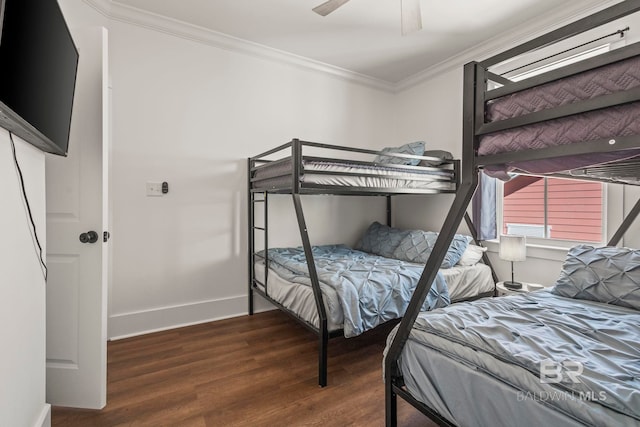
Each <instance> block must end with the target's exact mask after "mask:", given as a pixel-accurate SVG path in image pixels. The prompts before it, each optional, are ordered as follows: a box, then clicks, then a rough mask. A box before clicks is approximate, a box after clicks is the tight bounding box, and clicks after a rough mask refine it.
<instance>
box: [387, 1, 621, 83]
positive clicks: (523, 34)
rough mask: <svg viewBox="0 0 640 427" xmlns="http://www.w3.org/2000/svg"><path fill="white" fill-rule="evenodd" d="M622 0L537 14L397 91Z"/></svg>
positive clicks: (415, 77) (586, 3)
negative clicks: (515, 27)
mask: <svg viewBox="0 0 640 427" xmlns="http://www.w3.org/2000/svg"><path fill="white" fill-rule="evenodd" d="M619 2H620V0H608V1H603V0H582V2H581V4H580V5H573V6H571V5H570V6H566V5H564V6H560V7H559V8H555V9H553V10H551V11H549V12H547V13H545V14H542V15H540V16H538V17H536V19H535V22H534V23H532V24H529V25H525V26H522V27H520V28H519V29H516V30H514V31H511V32H509V33H508V34H505V33H503V34H500V35H498V36H496V37H492V38H490V39H488V40H486V41H484V42H482V44H479V45H476V46H472V47H471V48H469V49H466V50H464V51H462V52H460V53H459V54H457V55H455V56H452V57H451V58H448V59H446V60H445V61H442V62H440V63H438V64H436V65H434V66H431V67H429V68H427V69H425V70H423V71H420V72H419V73H417V74H414V75H413V76H409V77H407V78H405V79H403V80H401V81H399V82H397V83H396V84H395V88H394V89H395V92H396V93H398V92H403V91H405V90H408V89H411V88H413V87H415V86H417V85H419V84H420V83H422V82H425V81H427V80H429V79H431V78H433V77H435V76H437V75H439V74H442V73H445V72H447V71H451V70H453V69H455V68H459V67H462V66H463V65H464V64H466V63H468V62H471V61H481V60H483V59H485V58H490V57H491V56H493V55H496V54H499V53H500V52H504V51H505V50H507V49H509V48H511V47H514V46H518V45H520V44H522V43H524V42H526V41H528V40H531V39H533V38H535V37H537V36H541V35H543V34H546V33H548V32H549V31H552V30H554V29H556V28H560V27H562V26H563V25H566V24H570V23H571V22H574V21H576V20H578V19H580V18H584V17H585V16H589V15H592V14H593V13H595V12H597V11H599V10H602V9H605V8H606V7H609V6H612V5H614V4H616V3H619Z"/></svg>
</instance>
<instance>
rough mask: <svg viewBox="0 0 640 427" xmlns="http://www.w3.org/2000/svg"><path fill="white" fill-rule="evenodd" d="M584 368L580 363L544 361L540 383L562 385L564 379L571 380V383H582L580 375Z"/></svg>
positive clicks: (541, 367) (541, 363)
mask: <svg viewBox="0 0 640 427" xmlns="http://www.w3.org/2000/svg"><path fill="white" fill-rule="evenodd" d="M583 370H584V367H583V366H582V363H580V362H571V361H564V362H554V361H552V360H543V361H542V362H540V382H541V383H543V384H557V383H561V382H562V380H563V379H564V377H567V378H569V381H571V382H573V383H574V384H575V383H581V382H582V381H580V378H578V377H580V375H581V374H582V371H583Z"/></svg>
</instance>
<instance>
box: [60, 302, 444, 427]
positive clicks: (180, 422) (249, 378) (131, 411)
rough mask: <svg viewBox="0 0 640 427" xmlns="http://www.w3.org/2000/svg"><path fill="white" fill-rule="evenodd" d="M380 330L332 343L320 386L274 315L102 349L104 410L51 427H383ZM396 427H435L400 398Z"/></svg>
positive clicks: (288, 326) (288, 322)
mask: <svg viewBox="0 0 640 427" xmlns="http://www.w3.org/2000/svg"><path fill="white" fill-rule="evenodd" d="M390 329H391V326H390V325H384V326H382V327H379V328H377V329H375V330H373V331H370V332H367V333H365V334H363V335H361V336H359V337H356V338H350V339H345V338H333V339H331V340H330V341H329V385H328V386H327V387H325V388H319V387H318V385H317V338H316V336H315V335H313V334H312V333H310V332H309V331H307V330H306V329H305V328H303V327H302V326H301V325H299V324H298V323H296V322H295V321H293V320H292V319H290V318H289V317H288V316H287V315H285V314H284V313H282V312H280V311H270V312H266V313H259V314H256V315H254V316H243V317H238V318H234V319H228V320H221V321H217V322H211V323H206V324H202V325H197V326H190V327H186V328H180V329H174V330H171V331H166V332H158V333H154V334H149V335H144V336H140V337H135V338H129V339H125V340H119V341H114V342H110V343H109V344H108V365H107V366H108V367H107V372H108V373H107V383H108V384H107V406H106V408H104V409H103V410H101V411H87V410H77V409H67V408H60V407H54V408H53V412H52V425H53V427H75V426H78V427H91V426H109V427H112V426H179V427H182V426H184V427H214V426H215V427H217V426H270V427H271V426H383V425H384V415H385V414H384V386H383V383H382V368H381V363H382V350H383V348H384V343H385V338H386V336H387V334H388V332H389V330H390ZM398 408H399V409H398V412H399V425H401V426H407V427H416V426H434V424H433V423H431V421H430V420H429V419H428V418H426V417H425V416H424V415H422V414H421V413H420V412H419V411H418V410H416V409H415V408H413V407H412V406H410V405H408V404H407V403H405V402H404V401H403V400H402V399H398Z"/></svg>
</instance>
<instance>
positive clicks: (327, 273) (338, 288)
mask: <svg viewBox="0 0 640 427" xmlns="http://www.w3.org/2000/svg"><path fill="white" fill-rule="evenodd" d="M437 235H438V233H435V232H428V231H422V230H400V229H396V228H393V227H389V226H387V225H383V224H380V223H377V222H375V223H373V224H372V225H371V226H370V227H369V228H368V229H367V231H366V232H365V234H364V236H363V237H362V239H361V240H360V241H359V242H358V244H357V245H356V249H352V248H350V247H348V246H346V245H324V246H314V247H312V248H311V251H312V254H313V260H314V266H315V271H316V274H317V277H318V282H319V286H320V291H321V292H320V293H321V300H322V304H323V306H324V311H325V313H326V314H325V316H326V323H327V325H326V330H327V332H328V335H329V336H330V337H336V336H344V337H346V338H350V337H354V336H358V335H360V334H362V333H364V332H366V331H368V330H370V329H373V328H375V327H376V326H378V325H381V324H383V323H385V322H388V321H391V320H394V319H399V318H401V317H402V316H403V315H404V311H405V309H406V307H407V305H408V304H409V301H410V300H411V297H412V295H413V290H414V289H415V287H416V285H417V283H418V281H419V279H420V276H421V274H422V272H423V270H424V262H425V260H426V259H427V258H428V257H429V254H430V251H431V247H432V243H433V242H434V241H435V240H436V238H437ZM470 241H471V237H469V236H464V235H457V236H456V238H455V239H454V241H453V242H452V244H451V246H450V247H449V250H448V251H447V254H446V257H445V261H444V262H443V263H442V268H440V270H439V272H438V273H437V276H436V279H435V280H434V285H433V287H432V289H431V290H430V292H429V295H428V297H427V298H426V301H425V303H424V304H423V306H422V309H423V310H431V309H435V308H438V307H445V306H447V305H449V304H450V303H451V302H452V301H453V302H456V301H460V300H469V299H476V298H480V297H485V296H493V295H494V293H495V281H494V278H493V272H492V269H491V267H490V266H488V265H486V264H483V263H482V262H480V261H481V260H482V256H483V255H484V251H483V249H484V248H481V247H479V246H476V245H473V244H470ZM255 258H256V259H255V263H254V265H253V271H252V274H253V277H254V286H253V288H252V292H255V293H257V294H259V295H261V296H263V297H264V298H266V299H267V300H268V301H270V302H272V303H273V304H275V305H276V306H278V307H279V308H280V309H282V310H283V311H285V312H286V313H288V314H290V315H291V316H293V317H294V318H296V319H297V320H298V321H300V322H301V323H302V324H303V325H305V326H307V327H308V328H309V329H311V330H312V331H314V332H316V331H318V330H320V329H322V326H321V316H320V313H319V311H318V306H317V300H316V295H315V293H314V290H313V287H312V280H311V277H310V274H309V267H308V264H307V256H306V254H305V251H304V249H303V248H302V247H298V248H271V249H268V250H267V251H266V252H265V251H260V252H258V253H257V256H256V257H255ZM323 314H324V313H323ZM324 351H326V347H325V349H324ZM320 363H321V364H322V365H324V366H321V368H322V369H323V372H326V363H327V359H326V357H324V358H323V359H321V361H320Z"/></svg>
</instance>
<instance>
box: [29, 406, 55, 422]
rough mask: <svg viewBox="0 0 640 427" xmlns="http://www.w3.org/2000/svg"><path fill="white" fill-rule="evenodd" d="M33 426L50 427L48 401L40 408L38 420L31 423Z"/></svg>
mask: <svg viewBox="0 0 640 427" xmlns="http://www.w3.org/2000/svg"><path fill="white" fill-rule="evenodd" d="M33 427H51V405H50V404H48V403H45V404H44V407H43V408H42V412H40V416H39V417H38V420H37V421H36V423H35V424H34V425H33Z"/></svg>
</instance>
